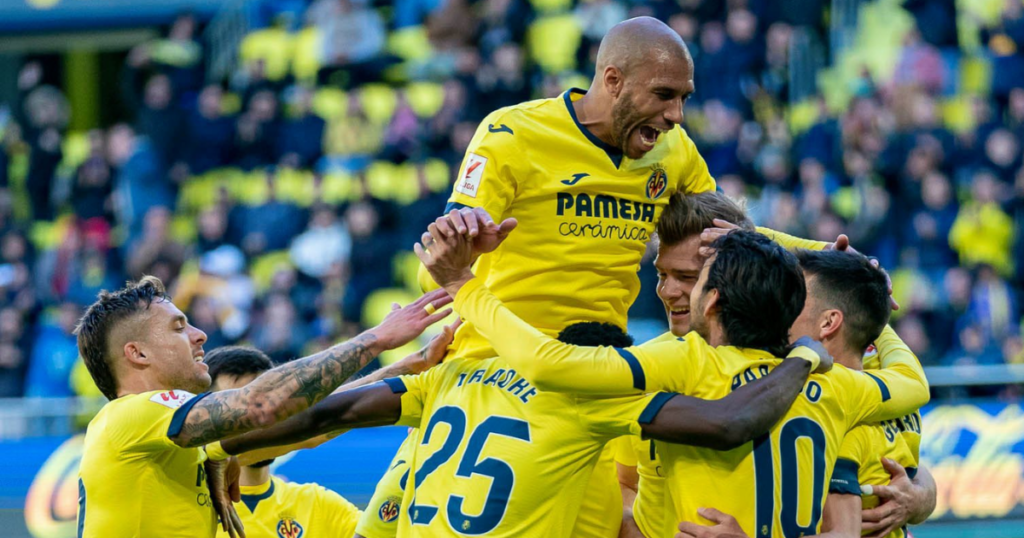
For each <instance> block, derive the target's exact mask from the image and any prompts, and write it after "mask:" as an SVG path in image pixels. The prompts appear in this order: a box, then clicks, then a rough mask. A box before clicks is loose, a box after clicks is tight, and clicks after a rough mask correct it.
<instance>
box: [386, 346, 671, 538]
mask: <svg viewBox="0 0 1024 538" xmlns="http://www.w3.org/2000/svg"><path fill="white" fill-rule="evenodd" d="M385 382H386V383H387V384H388V385H389V386H390V387H391V389H392V390H394V391H395V392H396V393H402V417H401V419H400V420H399V421H398V424H401V425H407V426H415V427H418V428H419V429H418V430H417V437H416V439H417V446H416V451H415V453H414V454H413V463H412V469H413V470H412V471H410V474H411V476H410V477H409V478H408V482H407V484H406V485H405V497H404V498H403V500H402V506H403V510H402V513H401V516H400V520H399V528H398V536H412V537H428V536H429V537H435V536H445V537H452V536H464V535H475V536H479V535H486V536H491V537H495V538H497V537H522V536H546V537H551V538H559V537H568V536H570V533H571V532H572V529H573V524H574V521H575V518H576V515H577V512H578V510H579V507H580V503H581V501H582V499H583V497H584V495H585V494H586V493H587V492H586V486H587V483H588V481H589V479H590V475H591V472H592V470H593V467H594V464H595V463H596V462H597V460H598V458H599V456H600V454H601V452H602V447H604V445H605V444H606V443H607V442H608V441H610V440H611V439H614V438H616V437H619V436H622V435H630V434H633V435H638V434H639V433H640V422H641V421H644V420H649V419H648V418H647V417H653V416H654V415H655V414H656V413H657V411H658V410H659V409H660V408H661V405H663V404H664V402H665V401H667V400H668V399H669V398H670V397H671V395H669V394H659V395H649V396H629V397H623V398H609V399H585V398H579V397H575V396H571V395H565V394H557V393H548V392H540V391H538V390H537V389H536V388H535V387H533V386H532V385H531V384H530V383H529V382H528V381H526V380H525V379H523V377H522V376H521V375H520V374H518V373H517V372H516V371H515V370H512V369H509V368H508V367H507V366H506V365H505V363H504V362H503V361H501V360H500V359H493V358H492V359H484V360H467V359H453V360H450V361H448V362H445V363H444V364H441V365H440V366H437V367H435V368H433V369H431V370H429V371H428V372H426V373H423V374H420V375H417V376H403V377H398V378H391V379H388V380H385ZM620 507H621V503H620Z"/></svg>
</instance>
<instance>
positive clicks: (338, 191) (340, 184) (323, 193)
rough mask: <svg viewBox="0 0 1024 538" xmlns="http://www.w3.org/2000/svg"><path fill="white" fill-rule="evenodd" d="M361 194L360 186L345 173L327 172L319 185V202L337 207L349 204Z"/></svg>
mask: <svg viewBox="0 0 1024 538" xmlns="http://www.w3.org/2000/svg"><path fill="white" fill-rule="evenodd" d="M362 194H363V188H362V185H360V184H359V181H358V180H356V179H355V178H354V177H352V175H350V174H348V173H346V172H341V171H332V172H328V173H326V174H324V176H323V179H322V182H321V183H320V200H321V201H323V202H326V203H328V204H335V205H337V204H343V203H347V202H351V201H353V200H356V199H358V198H359V197H360V196H362Z"/></svg>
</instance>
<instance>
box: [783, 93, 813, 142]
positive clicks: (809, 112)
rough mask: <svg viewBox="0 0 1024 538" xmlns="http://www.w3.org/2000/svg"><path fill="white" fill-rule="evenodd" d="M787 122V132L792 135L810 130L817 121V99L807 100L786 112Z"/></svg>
mask: <svg viewBox="0 0 1024 538" xmlns="http://www.w3.org/2000/svg"><path fill="white" fill-rule="evenodd" d="M786 115H787V119H788V120H789V130H790V131H791V132H792V133H793V134H799V133H802V132H804V131H806V130H807V129H810V128H811V127H812V126H814V124H815V123H816V122H817V121H818V101H817V99H813V98H812V99H807V100H805V101H803V102H800V103H796V104H794V105H792V106H790V107H789V109H788V110H787V111H786Z"/></svg>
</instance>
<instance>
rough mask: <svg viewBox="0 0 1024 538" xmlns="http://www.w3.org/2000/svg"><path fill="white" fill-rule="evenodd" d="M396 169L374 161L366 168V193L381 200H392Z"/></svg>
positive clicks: (391, 164)
mask: <svg viewBox="0 0 1024 538" xmlns="http://www.w3.org/2000/svg"><path fill="white" fill-rule="evenodd" d="M397 174H398V167H397V166H396V165H394V164H393V163H390V162H387V161H374V162H373V163H372V164H370V166H369V167H367V168H366V173H365V178H366V191H367V192H368V193H369V194H370V196H373V197H374V198H379V199H381V200H393V199H394V185H395V176H396V175H397Z"/></svg>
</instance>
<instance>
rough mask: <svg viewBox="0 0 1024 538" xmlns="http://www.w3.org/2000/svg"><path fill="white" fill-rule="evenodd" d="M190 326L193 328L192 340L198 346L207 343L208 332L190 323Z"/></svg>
mask: <svg viewBox="0 0 1024 538" xmlns="http://www.w3.org/2000/svg"><path fill="white" fill-rule="evenodd" d="M189 327H190V328H191V329H192V342H193V343H194V344H196V345H197V346H201V345H203V344H205V343H206V333H205V332H203V330H202V329H200V328H198V327H194V326H192V325H189Z"/></svg>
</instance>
